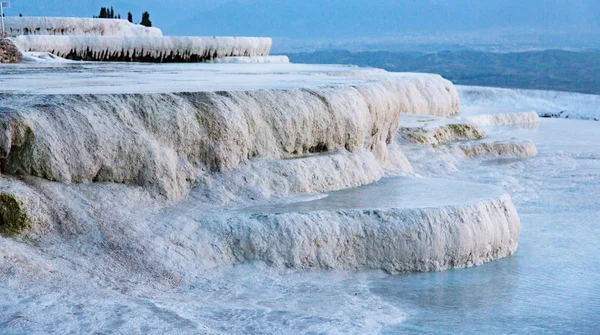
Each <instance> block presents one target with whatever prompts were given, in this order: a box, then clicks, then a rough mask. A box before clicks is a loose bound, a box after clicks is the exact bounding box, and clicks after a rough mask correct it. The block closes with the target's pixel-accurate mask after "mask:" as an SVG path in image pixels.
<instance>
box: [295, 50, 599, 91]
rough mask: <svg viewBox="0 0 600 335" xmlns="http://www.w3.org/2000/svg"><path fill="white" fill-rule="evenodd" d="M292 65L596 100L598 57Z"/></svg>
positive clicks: (344, 54)
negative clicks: (431, 76)
mask: <svg viewBox="0 0 600 335" xmlns="http://www.w3.org/2000/svg"><path fill="white" fill-rule="evenodd" d="M288 56H289V57H290V60H291V61H292V62H294V63H325V64H355V65H359V66H371V67H377V68H383V69H386V70H389V71H398V72H401V71H409V72H432V73H439V74H441V75H442V76H444V77H446V78H448V79H450V80H452V81H453V82H454V83H456V84H461V85H479V86H495V87H506V88H525V89H543V90H557V91H569V92H580V93H591V94H600V76H598V74H599V73H600V51H587V52H570V51H561V50H546V51H531V52H517V53H490V52H477V51H444V52H437V53H417V52H349V51H339V50H338V51H335V50H334V51H320V52H313V53H292V54H288Z"/></svg>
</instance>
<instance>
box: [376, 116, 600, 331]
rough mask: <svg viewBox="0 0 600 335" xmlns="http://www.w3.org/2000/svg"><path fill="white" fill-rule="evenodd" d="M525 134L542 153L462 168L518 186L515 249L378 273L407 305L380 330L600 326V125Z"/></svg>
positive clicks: (387, 293) (548, 125)
mask: <svg viewBox="0 0 600 335" xmlns="http://www.w3.org/2000/svg"><path fill="white" fill-rule="evenodd" d="M522 135H524V136H525V137H529V138H531V139H533V140H534V141H535V142H536V143H537V144H538V149H539V151H540V156H539V157H536V158H533V159H528V160H523V161H511V162H508V163H507V164H489V162H482V163H483V164H480V165H479V166H476V167H475V168H474V169H473V170H470V171H467V172H465V171H463V172H460V173H458V174H457V175H455V177H456V178H459V179H466V180H471V181H481V182H488V183H493V184H497V185H500V186H503V187H504V188H505V189H506V190H507V191H509V192H511V193H512V194H513V200H514V201H515V204H516V206H517V209H518V211H519V214H520V217H521V221H522V231H521V236H520V240H519V250H518V251H517V253H516V254H515V255H513V256H511V257H508V258H506V259H502V260H498V261H495V262H491V263H489V264H486V265H484V266H481V267H476V268H470V269H461V270H452V271H447V272H441V273H426V274H409V275H402V276H389V277H385V278H381V279H378V280H375V281H373V282H371V284H370V287H371V291H372V292H373V293H375V294H377V295H379V296H381V297H383V298H384V299H385V301H387V302H389V303H391V304H393V305H394V306H397V307H398V308H400V309H401V310H403V311H404V312H405V313H407V318H406V320H405V321H404V322H403V323H401V324H398V325H394V326H389V327H386V328H384V329H383V331H382V333H384V334H396V333H402V334H413V333H414V334H421V333H431V334H453V333H455V334H472V333H477V334H481V333H488V334H531V333H537V334H549V333H553V334H569V333H570V334H573V333H577V334H600V124H599V123H597V122H585V121H563V120H541V122H540V127H539V128H538V129H537V130H528V131H524V133H523V134H522ZM475 164H476V165H477V164H478V163H475ZM519 186H522V187H523V189H520V188H519Z"/></svg>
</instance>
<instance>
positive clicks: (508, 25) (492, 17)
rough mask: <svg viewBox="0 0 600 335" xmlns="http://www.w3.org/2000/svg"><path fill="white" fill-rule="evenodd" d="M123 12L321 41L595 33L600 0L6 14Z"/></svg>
mask: <svg viewBox="0 0 600 335" xmlns="http://www.w3.org/2000/svg"><path fill="white" fill-rule="evenodd" d="M102 6H113V7H114V9H115V13H120V14H121V16H122V17H126V16H127V12H128V11H131V12H132V13H133V14H134V20H135V22H139V20H140V18H141V14H142V12H143V11H146V10H147V11H148V12H149V13H150V19H151V20H152V22H153V24H154V26H158V27H159V28H161V29H163V32H164V33H165V35H209V36H210V35H238V36H240V35H242V36H243V35H245V36H249V35H251V36H271V37H280V38H290V39H304V40H324V39H348V38H355V37H366V38H368V37H381V36H394V35H402V34H414V33H419V34H447V33H454V32H482V31H492V30H495V31H498V30H528V31H540V32H556V33H563V32H569V33H575V34H577V33H587V32H600V0H329V1H325V0H294V1H292V0H237V1H231V0H212V1H208V0H193V1H189V0H188V1H184V0H169V1H165V0H163V1H158V0H144V1H141V0H116V1H112V2H111V1H109V0H103V1H92V0H83V1H81V0H80V1H73V0H68V1H67V0H54V1H39V0H27V1H26V0H12V8H11V9H9V10H8V11H7V15H18V14H19V13H22V14H23V15H25V16H39V15H44V16H83V17H92V16H94V15H98V13H99V10H100V7H102Z"/></svg>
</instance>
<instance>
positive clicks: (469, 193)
mask: <svg viewBox="0 0 600 335" xmlns="http://www.w3.org/2000/svg"><path fill="white" fill-rule="evenodd" d="M456 189H460V190H461V194H462V195H461V196H459V195H457V194H456V192H451V193H448V192H450V190H456ZM423 190H428V192H427V193H426V194H427V195H426V196H424V197H421V196H420V195H424V194H425V193H423V192H422V191H423ZM361 192H362V193H364V194H361ZM339 194H341V195H336V194H332V195H330V197H327V198H322V199H318V200H314V201H311V202H304V203H299V204H292V205H286V206H280V207H277V206H268V207H259V208H252V209H251V210H252V211H253V212H255V213H256V214H253V215H249V216H247V217H244V216H243V215H242V216H237V217H235V218H234V219H229V220H228V221H227V222H226V223H223V224H222V226H221V227H219V229H222V230H223V231H224V232H228V233H227V234H221V236H222V239H221V240H220V243H222V244H219V247H218V250H220V251H223V250H225V253H226V254H227V255H228V257H232V258H233V259H235V260H237V261H247V260H263V261H266V262H268V263H271V264H274V265H277V266H280V267H292V268H311V267H317V268H358V269H364V268H371V269H384V270H386V271H389V272H412V271H441V270H445V269H448V268H457V267H467V266H473V265H480V264H482V263H484V262H487V261H490V260H492V259H497V258H501V257H504V256H507V255H510V254H512V253H513V252H515V251H516V248H517V240H518V235H519V232H520V222H519V218H518V215H517V212H516V209H515V208H514V205H513V204H512V201H511V200H510V197H509V196H508V195H506V194H502V192H499V191H498V190H497V189H494V188H493V187H489V186H483V185H475V184H468V183H457V182H450V181H443V180H435V179H431V180H428V179H424V180H423V179H414V178H398V179H388V180H385V179H384V180H382V181H380V182H378V183H377V184H373V185H368V186H365V187H362V188H359V189H352V190H345V191H341V192H339ZM465 195H466V196H465ZM367 199H368V200H367ZM239 222H242V223H243V224H238V223H239Z"/></svg>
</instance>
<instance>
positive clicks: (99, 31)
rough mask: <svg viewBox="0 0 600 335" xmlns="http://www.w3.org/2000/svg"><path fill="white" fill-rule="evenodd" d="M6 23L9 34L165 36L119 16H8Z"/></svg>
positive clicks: (152, 28)
mask: <svg viewBox="0 0 600 335" xmlns="http://www.w3.org/2000/svg"><path fill="white" fill-rule="evenodd" d="M4 24H5V29H6V31H7V32H8V34H9V36H18V35H74V36H162V31H161V30H160V29H158V28H154V27H144V26H142V25H139V24H133V23H130V22H129V21H127V20H117V19H93V18H75V17H33V16H29V17H16V16H8V17H5V18H4ZM35 51H45V50H35Z"/></svg>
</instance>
